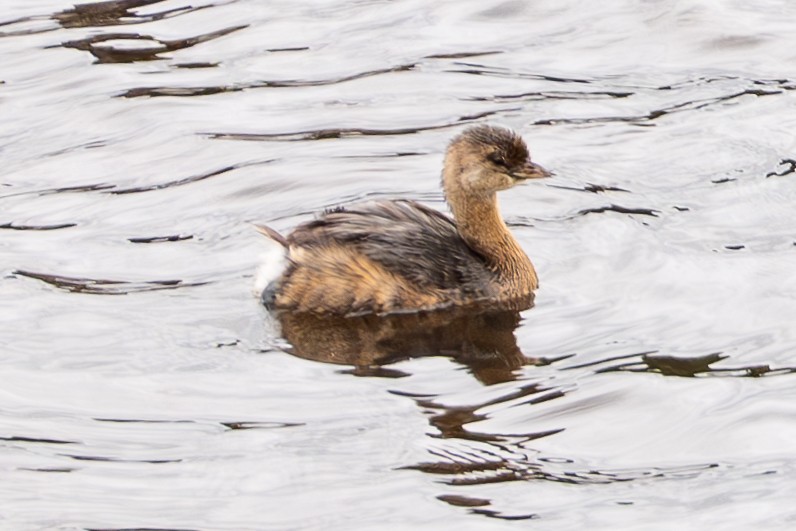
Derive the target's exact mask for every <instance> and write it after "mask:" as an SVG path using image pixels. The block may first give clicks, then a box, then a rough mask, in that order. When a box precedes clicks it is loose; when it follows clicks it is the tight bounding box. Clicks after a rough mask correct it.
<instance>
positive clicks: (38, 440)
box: [0, 435, 77, 444]
mask: <svg viewBox="0 0 796 531" xmlns="http://www.w3.org/2000/svg"><path fill="white" fill-rule="evenodd" d="M0 441H7V442H24V443H43V444H77V441H67V440H63V439H45V438H41V437H21V436H16V435H12V436H0Z"/></svg>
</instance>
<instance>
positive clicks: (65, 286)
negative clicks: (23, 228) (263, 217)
mask: <svg viewBox="0 0 796 531" xmlns="http://www.w3.org/2000/svg"><path fill="white" fill-rule="evenodd" d="M13 274H14V275H18V276H22V277H28V278H33V279H36V280H41V281H42V282H45V283H47V284H50V285H51V286H55V287H56V288H58V289H62V290H66V291H71V292H73V293H87V294H91V295H128V294H130V293H141V292H146V291H162V290H172V289H180V288H186V287H195V286H204V285H205V284H208V283H209V282H185V281H183V280H150V281H138V282H137V281H128V280H107V279H96V278H81V277H66V276H61V275H52V274H49V273H36V272H33V271H25V270H21V269H18V270H16V271H14V272H13Z"/></svg>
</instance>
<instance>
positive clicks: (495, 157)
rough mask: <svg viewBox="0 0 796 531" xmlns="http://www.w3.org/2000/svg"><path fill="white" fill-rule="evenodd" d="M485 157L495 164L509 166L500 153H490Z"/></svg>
mask: <svg viewBox="0 0 796 531" xmlns="http://www.w3.org/2000/svg"><path fill="white" fill-rule="evenodd" d="M487 158H488V159H489V160H491V161H492V162H494V163H495V164H497V165H498V166H502V167H504V168H508V167H509V165H508V163H507V162H506V160H505V159H504V158H503V156H502V155H501V154H500V153H497V152H495V153H490V154H489V156H488V157H487Z"/></svg>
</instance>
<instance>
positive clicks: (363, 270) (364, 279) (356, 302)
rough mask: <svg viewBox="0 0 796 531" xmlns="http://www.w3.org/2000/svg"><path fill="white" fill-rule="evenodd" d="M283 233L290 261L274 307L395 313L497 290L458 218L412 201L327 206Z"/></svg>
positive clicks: (275, 290) (273, 292)
mask: <svg viewBox="0 0 796 531" xmlns="http://www.w3.org/2000/svg"><path fill="white" fill-rule="evenodd" d="M286 240H287V242H286V243H287V246H288V259H289V264H288V267H287V269H286V271H285V272H284V274H283V275H282V277H281V278H280V279H279V280H278V281H276V284H274V285H271V286H269V290H268V292H269V293H270V300H269V297H266V304H268V305H269V306H271V307H272V308H273V309H285V310H293V311H311V312H316V313H334V314H361V313H392V312H397V311H416V310H421V309H436V308H441V307H446V306H454V305H462V304H468V303H470V302H476V301H482V300H488V299H490V298H492V297H494V296H496V295H497V289H496V282H495V278H494V276H495V274H494V273H493V272H492V271H491V270H490V269H489V268H488V267H487V266H486V263H485V262H484V260H483V259H482V257H481V256H479V255H478V254H477V253H476V252H474V251H473V250H472V249H471V248H470V247H468V245H467V244H466V243H465V241H464V240H463V239H462V237H461V236H460V235H459V233H458V231H457V230H456V225H455V224H454V222H453V220H451V219H450V218H449V217H448V216H446V215H444V214H442V213H440V212H437V211H436V210H433V209H431V208H429V207H426V206H423V205H421V204H419V203H416V202H414V201H380V202H369V203H363V204H359V205H354V206H352V207H349V208H338V209H334V210H330V211H327V212H325V213H324V214H323V215H321V216H320V217H319V218H317V219H315V220H312V221H309V222H307V223H304V224H302V225H300V226H298V227H297V228H296V229H295V230H294V231H293V232H292V233H291V234H290V235H289V236H288V237H287V238H286Z"/></svg>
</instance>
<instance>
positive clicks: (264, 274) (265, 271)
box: [254, 240, 287, 297]
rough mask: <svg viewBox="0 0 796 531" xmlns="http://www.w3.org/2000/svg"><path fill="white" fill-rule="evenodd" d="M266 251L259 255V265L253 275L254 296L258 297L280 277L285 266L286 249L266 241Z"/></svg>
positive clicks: (276, 243) (273, 242) (278, 244)
mask: <svg viewBox="0 0 796 531" xmlns="http://www.w3.org/2000/svg"><path fill="white" fill-rule="evenodd" d="M266 242H267V245H268V249H267V250H266V251H265V252H264V253H262V254H260V257H259V259H260V265H259V266H258V267H257V272H256V273H255V275H254V294H255V295H256V296H257V297H259V296H260V295H261V294H262V292H263V290H264V289H265V288H266V286H268V284H270V283H271V282H273V281H274V280H276V279H278V278H279V277H280V276H282V273H283V272H284V271H285V267H286V266H287V256H286V253H287V249H285V247H283V246H282V245H281V244H280V243H278V242H275V241H273V240H266Z"/></svg>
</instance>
